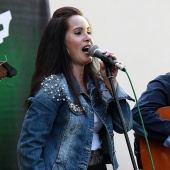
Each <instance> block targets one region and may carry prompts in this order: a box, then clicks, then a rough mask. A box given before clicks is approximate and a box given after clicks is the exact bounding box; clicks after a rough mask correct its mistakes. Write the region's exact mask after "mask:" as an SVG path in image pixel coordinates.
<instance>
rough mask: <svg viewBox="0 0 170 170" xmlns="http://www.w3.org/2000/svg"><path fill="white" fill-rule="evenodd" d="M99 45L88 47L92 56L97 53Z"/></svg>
mask: <svg viewBox="0 0 170 170" xmlns="http://www.w3.org/2000/svg"><path fill="white" fill-rule="evenodd" d="M98 48H99V47H98V45H92V46H90V47H89V49H88V53H89V54H90V56H92V57H94V55H95V50H96V49H98Z"/></svg>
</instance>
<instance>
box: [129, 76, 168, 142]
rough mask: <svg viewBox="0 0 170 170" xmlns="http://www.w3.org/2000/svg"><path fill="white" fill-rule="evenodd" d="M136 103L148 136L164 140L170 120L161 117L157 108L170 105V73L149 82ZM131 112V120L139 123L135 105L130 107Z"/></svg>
mask: <svg viewBox="0 0 170 170" xmlns="http://www.w3.org/2000/svg"><path fill="white" fill-rule="evenodd" d="M138 103H139V108H140V112H141V115H142V118H143V122H144V126H145V129H146V131H147V133H148V135H149V137H151V138H154V139H156V140H159V141H162V142H163V141H165V140H166V138H167V137H168V136H169V135H170V121H169V120H165V119H162V118H161V117H160V116H159V114H158V112H157V110H158V109H159V108H161V107H166V106H170V73H168V74H166V75H162V76H159V77H157V78H156V79H154V80H152V81H151V82H149V83H148V85H147V89H146V91H145V92H143V93H142V95H141V97H140V98H139V100H138ZM132 114H133V120H134V121H136V122H137V123H138V124H140V125H141V119H140V116H139V112H138V108H137V105H135V106H134V108H133V109H132ZM169 114H170V113H169ZM134 130H135V128H134Z"/></svg>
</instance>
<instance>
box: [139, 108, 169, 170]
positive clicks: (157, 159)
mask: <svg viewBox="0 0 170 170" xmlns="http://www.w3.org/2000/svg"><path fill="white" fill-rule="evenodd" d="M157 112H158V113H159V115H160V116H161V117H162V118H164V119H168V120H170V107H162V108H160V109H158V110H157ZM148 141H149V146H150V150H151V154H152V159H153V163H154V167H155V170H170V148H167V147H164V146H163V144H162V143H161V142H158V141H155V140H154V139H150V138H149V139H148ZM140 157H141V163H142V167H143V170H152V164H151V160H150V156H149V153H148V148H147V145H146V141H145V138H144V137H140Z"/></svg>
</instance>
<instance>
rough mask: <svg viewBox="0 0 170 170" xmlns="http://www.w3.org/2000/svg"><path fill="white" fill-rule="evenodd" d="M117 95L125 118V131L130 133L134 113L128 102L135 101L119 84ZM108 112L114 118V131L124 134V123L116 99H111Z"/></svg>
mask: <svg viewBox="0 0 170 170" xmlns="http://www.w3.org/2000/svg"><path fill="white" fill-rule="evenodd" d="M116 95H117V99H118V103H119V106H120V112H121V115H122V117H123V122H124V125H125V129H126V131H129V130H131V129H132V113H131V110H130V106H129V104H128V102H127V100H133V99H132V98H131V97H130V96H128V95H127V94H126V93H125V92H124V90H123V89H122V88H121V87H120V85H119V84H118V86H117V89H116ZM108 111H109V112H110V114H111V116H112V120H113V128H114V131H116V132H117V133H123V132H124V131H123V126H122V122H121V119H120V116H119V110H118V107H117V104H116V102H115V99H114V97H112V98H111V99H110V102H109V107H108Z"/></svg>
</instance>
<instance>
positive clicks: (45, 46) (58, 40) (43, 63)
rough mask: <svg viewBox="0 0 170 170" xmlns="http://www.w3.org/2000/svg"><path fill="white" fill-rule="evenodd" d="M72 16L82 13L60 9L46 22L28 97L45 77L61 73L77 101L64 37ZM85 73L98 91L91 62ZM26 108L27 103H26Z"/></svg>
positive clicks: (70, 8) (96, 76)
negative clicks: (91, 79) (89, 76)
mask: <svg viewBox="0 0 170 170" xmlns="http://www.w3.org/2000/svg"><path fill="white" fill-rule="evenodd" d="M73 15H80V16H83V14H82V12H81V11H80V10H78V9H77V8H74V7H62V8H59V9H57V10H56V11H55V12H54V13H53V16H52V18H51V20H50V21H49V22H48V24H47V26H46V27H45V29H44V32H43V34H42V37H41V40H40V44H39V47H38V51H37V58H36V63H35V71H34V74H33V76H32V80H31V90H30V94H29V97H30V96H34V93H35V92H36V91H37V90H38V88H39V87H40V84H41V82H42V81H43V79H44V78H45V77H48V76H50V75H52V74H58V73H63V74H64V76H65V78H66V80H67V82H68V83H69V85H70V86H71V87H72V89H73V95H74V96H75V99H76V100H77V102H78V104H79V105H80V106H81V104H80V102H79V100H78V93H77V90H76V87H75V83H74V81H73V77H74V76H73V73H72V72H71V71H68V70H71V69H72V68H71V59H70V56H69V53H68V51H67V49H66V45H65V35H66V32H67V30H68V28H69V25H68V19H69V18H70V17H71V16H73ZM85 73H86V74H89V75H91V77H92V78H93V81H94V83H95V85H96V87H97V89H98V75H97V72H96V69H95V67H94V65H93V62H91V63H89V64H87V65H86V66H85ZM26 105H27V107H28V106H29V103H27V102H26Z"/></svg>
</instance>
